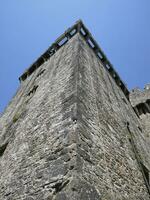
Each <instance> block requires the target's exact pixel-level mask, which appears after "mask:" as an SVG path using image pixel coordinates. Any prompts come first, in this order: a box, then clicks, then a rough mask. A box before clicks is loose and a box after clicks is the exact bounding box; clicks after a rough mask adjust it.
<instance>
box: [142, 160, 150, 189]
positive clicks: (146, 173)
mask: <svg viewBox="0 0 150 200" xmlns="http://www.w3.org/2000/svg"><path fill="white" fill-rule="evenodd" d="M141 167H142V171H143V173H144V177H145V181H146V183H147V184H148V186H149V184H150V182H149V170H148V169H147V168H146V167H145V165H144V164H143V163H141Z"/></svg>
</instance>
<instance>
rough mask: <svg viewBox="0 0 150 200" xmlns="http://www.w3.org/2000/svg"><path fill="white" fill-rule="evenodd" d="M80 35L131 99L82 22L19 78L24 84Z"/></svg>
mask: <svg viewBox="0 0 150 200" xmlns="http://www.w3.org/2000/svg"><path fill="white" fill-rule="evenodd" d="M77 33H79V34H80V35H81V36H82V37H83V38H84V39H85V41H86V42H87V44H88V45H89V47H90V48H91V49H92V50H93V51H94V53H95V54H96V56H97V57H98V58H99V60H100V61H101V63H102V64H103V66H104V67H105V68H106V70H108V71H109V73H110V75H111V76H112V77H113V79H114V80H115V82H116V84H117V85H118V86H119V87H120V88H121V89H122V91H123V93H124V94H125V96H126V97H127V99H129V91H128V89H127V87H126V85H125V84H124V82H123V81H122V80H121V78H120V77H119V75H118V73H117V72H116V70H115V69H114V67H113V65H112V64H111V63H110V61H109V60H108V59H107V57H106V55H105V54H104V52H103V51H102V49H101V48H100V47H99V45H98V43H97V42H96V41H95V40H94V38H93V37H92V35H91V33H90V32H89V30H88V29H87V28H86V26H85V25H84V23H83V22H82V20H81V19H80V20H78V21H77V22H76V23H75V24H74V25H73V26H72V27H70V28H68V29H67V30H66V31H65V32H64V33H63V34H62V35H61V36H60V37H59V38H57V40H55V42H54V43H53V44H52V45H51V46H50V47H49V48H48V49H47V50H46V51H45V52H44V53H43V54H42V55H41V56H40V57H39V58H38V59H37V60H36V61H35V62H34V63H33V64H32V65H31V66H30V67H29V68H28V69H27V70H26V71H25V72H24V73H23V74H22V75H21V76H20V77H19V80H20V81H21V82H22V81H24V80H26V79H27V77H28V76H30V75H31V74H32V73H33V72H34V71H35V70H36V69H37V68H39V67H40V66H41V65H42V64H43V63H44V62H45V61H47V60H48V59H49V58H50V57H51V56H53V55H54V54H55V53H56V52H57V51H58V50H59V49H60V48H61V47H62V46H63V45H65V44H66V43H67V42H68V41H69V40H70V39H71V38H72V37H73V36H74V35H76V34H77Z"/></svg>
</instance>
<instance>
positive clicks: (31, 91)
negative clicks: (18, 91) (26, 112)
mask: <svg viewBox="0 0 150 200" xmlns="http://www.w3.org/2000/svg"><path fill="white" fill-rule="evenodd" d="M37 88H38V86H37V85H34V87H33V88H32V90H30V92H29V93H28V96H30V95H31V94H34V93H35V92H36V90H37Z"/></svg>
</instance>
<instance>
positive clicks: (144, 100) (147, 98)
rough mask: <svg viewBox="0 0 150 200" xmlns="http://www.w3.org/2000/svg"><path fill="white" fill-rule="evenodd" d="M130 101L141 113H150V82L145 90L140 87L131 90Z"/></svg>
mask: <svg viewBox="0 0 150 200" xmlns="http://www.w3.org/2000/svg"><path fill="white" fill-rule="evenodd" d="M130 101H131V104H132V106H133V107H134V108H135V110H136V112H137V113H138V114H139V115H141V114H146V113H150V84H147V85H146V86H145V87H144V89H143V90H141V89H140V88H138V87H137V88H135V89H133V90H132V91H131V92H130Z"/></svg>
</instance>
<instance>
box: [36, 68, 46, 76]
mask: <svg viewBox="0 0 150 200" xmlns="http://www.w3.org/2000/svg"><path fill="white" fill-rule="evenodd" d="M44 72H45V69H43V70H40V71H39V73H38V74H37V77H39V76H41V75H42V74H43V73H44Z"/></svg>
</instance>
